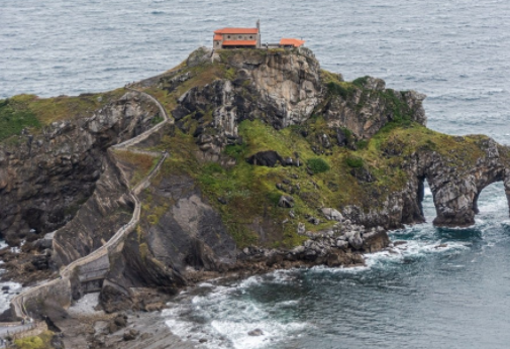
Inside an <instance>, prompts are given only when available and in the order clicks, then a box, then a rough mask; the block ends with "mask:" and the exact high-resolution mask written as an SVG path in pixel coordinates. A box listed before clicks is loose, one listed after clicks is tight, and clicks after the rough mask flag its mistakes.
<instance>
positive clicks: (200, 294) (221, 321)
mask: <svg viewBox="0 0 510 349" xmlns="http://www.w3.org/2000/svg"><path fill="white" fill-rule="evenodd" d="M0 5H1V6H0V98H6V97H9V96H12V95H15V94H18V93H34V94H37V95H40V96H56V95H62V94H67V95H76V94H79V93H85V92H94V91H106V90H109V89H113V88H116V87H119V86H123V85H124V84H125V83H127V82H130V81H134V80H139V79H142V78H146V77H149V76H152V75H155V74H158V73H161V72H163V71H165V70H167V69H169V68H171V67H173V66H175V65H176V64H178V63H179V62H180V61H182V60H183V59H185V58H186V56H187V54H188V53H189V52H190V51H192V50H193V49H195V48H196V47H198V46H200V45H206V46H210V45H211V39H212V32H213V31H214V30H215V29H218V28H221V27H224V26H254V25H255V22H256V20H257V19H260V20H261V25H262V41H263V42H276V41H278V40H279V39H280V38H281V37H297V38H301V37H302V38H303V39H304V40H306V42H307V44H306V45H307V46H308V47H309V48H311V49H312V50H313V51H314V52H315V54H316V56H317V58H318V59H319V61H320V62H321V64H322V67H323V68H325V69H328V70H331V71H335V72H339V73H342V74H343V75H344V77H345V78H346V79H348V80H352V79H354V78H357V77H359V76H364V75H372V76H376V77H380V78H383V79H385V80H386V83H387V86H388V87H390V88H395V89H400V90H405V89H414V90H417V91H419V92H422V93H425V94H427V95H428V98H427V99H426V100H425V102H424V106H425V109H426V112H427V115H428V120H429V121H428V126H429V127H430V128H432V129H435V130H438V131H441V132H445V133H450V134H457V135H465V134H473V133H484V134H487V135H489V136H491V137H493V138H494V139H496V140H497V141H498V142H500V143H503V144H509V143H510V142H509V140H508V136H509V135H510V123H509V110H510V69H509V68H510V60H509V59H508V57H509V54H510V21H509V20H508V18H509V16H510V2H508V1H504V0H477V1H474V0H441V1H439V0H430V1H418V0H392V1H388V0H366V1H347V0H321V1H313V2H312V1H305V0H293V1H268V0H259V1H247V0H235V1H234V0H207V1H206V0H196V1H191V0H187V1H184V0H136V1H135V0H123V1H120V0H109V1H101V0H89V1H81V2H71V1H64V0H52V1H40V0H23V1H14V0H12V1H11V0H4V1H1V2H0ZM424 206H425V211H426V216H427V220H428V222H429V223H425V224H421V225H416V226H412V227H408V228H406V229H404V230H400V231H395V232H392V233H391V238H392V239H393V240H402V241H406V244H403V245H399V246H397V248H396V249H395V251H394V252H391V253H389V252H381V253H376V254H372V255H368V256H367V266H366V267H360V268H352V269H342V268H336V269H329V268H319V267H317V268H312V269H308V270H290V271H278V272H275V273H271V274H268V275H263V276H254V277H250V278H248V279H246V280H242V281H239V282H232V283H226V284H225V283H223V282H221V280H213V281H211V282H208V283H204V284H202V285H200V286H199V287H197V288H196V289H193V290H189V291H187V292H185V293H182V294H180V295H179V296H178V297H177V298H176V299H175V301H174V302H172V304H171V307H170V308H169V309H168V310H165V311H164V312H163V316H162V320H161V321H162V322H166V323H167V324H168V326H169V327H170V328H171V329H172V331H174V332H175V333H176V334H178V335H180V336H182V337H183V338H188V337H189V339H191V340H193V341H196V342H198V341H199V340H200V339H207V340H208V341H207V342H206V343H204V344H202V347H209V348H248V349H249V348H277V349H278V348H308V347H313V348H316V349H324V348H358V347H365V348H403V347H408V348H507V347H508V343H509V342H510V331H508V328H509V325H510V320H509V316H508V311H507V309H509V308H510V307H509V305H510V304H509V303H510V271H508V267H507V266H508V265H509V264H510V221H509V219H508V205H507V203H506V198H505V195H504V189H503V186H502V185H501V184H494V185H491V186H490V187H488V188H486V189H485V190H484V191H483V192H482V194H481V197H480V199H479V208H480V211H481V212H480V215H478V216H477V220H476V225H475V226H473V227H470V228H468V229H439V228H435V227H433V226H432V225H431V224H430V222H431V221H432V220H433V218H434V216H435V210H434V207H433V204H432V198H431V195H430V191H428V192H427V195H426V197H425V201H424ZM0 301H1V300H0ZM257 328H258V329H261V330H262V332H263V335H262V336H256V337H255V336H249V335H248V332H250V331H252V330H254V329H257Z"/></svg>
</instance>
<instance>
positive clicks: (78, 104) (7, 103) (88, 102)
mask: <svg viewBox="0 0 510 349" xmlns="http://www.w3.org/2000/svg"><path fill="white" fill-rule="evenodd" d="M123 93H125V91H124V89H118V90H115V91H111V92H108V93H103V94H83V95H80V96H77V97H67V96H59V97H54V98H38V97H37V96H34V95H18V96H14V97H11V98H8V99H5V100H0V141H2V140H4V139H6V138H8V137H10V136H12V135H19V134H20V133H21V130H23V129H24V128H30V132H32V133H36V132H38V129H40V128H41V127H42V126H46V125H49V124H51V123H52V122H54V121H59V120H64V119H68V120H69V119H73V118H75V117H89V116H92V113H93V112H94V111H95V110H97V109H99V108H101V107H102V106H104V105H105V104H106V103H108V102H110V101H111V100H116V99H118V98H119V97H120V96H121V95H122V94H123Z"/></svg>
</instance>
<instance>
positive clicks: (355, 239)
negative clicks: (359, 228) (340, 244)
mask: <svg viewBox="0 0 510 349" xmlns="http://www.w3.org/2000/svg"><path fill="white" fill-rule="evenodd" d="M349 244H350V245H351V246H352V247H353V248H354V249H356V250H359V249H361V247H363V238H362V237H361V235H360V233H358V232H356V233H354V234H352V235H351V236H350V237H349Z"/></svg>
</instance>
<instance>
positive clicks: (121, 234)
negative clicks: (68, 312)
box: [0, 87, 173, 333]
mask: <svg viewBox="0 0 510 349" xmlns="http://www.w3.org/2000/svg"><path fill="white" fill-rule="evenodd" d="M126 89H128V90H130V91H133V92H136V93H139V94H141V95H143V96H144V97H146V98H148V99H149V100H151V101H152V102H153V103H155V104H156V105H157V106H158V108H159V110H160V113H161V115H163V121H162V122H160V123H159V124H157V125H156V126H154V127H152V128H151V129H149V130H147V131H145V132H143V133H141V134H139V135H138V136H136V137H134V138H131V139H129V140H127V141H125V142H122V143H119V144H117V145H114V146H112V148H113V149H116V150H126V151H132V152H136V153H143V154H146V155H150V156H161V158H160V159H159V161H158V163H157V164H156V166H155V167H154V168H153V169H152V170H151V171H150V172H149V174H147V176H145V178H144V179H142V180H141V181H140V182H139V183H138V184H137V185H136V186H135V187H134V188H133V189H132V190H131V191H130V192H129V195H130V196H131V198H132V199H133V202H134V203H135V208H134V210H133V216H132V217H131V220H130V221H129V223H128V224H126V225H124V226H122V227H121V228H120V229H119V230H118V231H117V232H116V233H115V234H114V235H113V236H112V237H111V238H110V240H108V242H107V243H106V244H104V245H103V246H101V247H100V248H98V249H97V250H95V251H93V252H92V253H90V254H88V255H87V256H84V257H82V258H79V259H77V260H75V261H74V262H72V263H70V264H68V265H67V266H66V267H65V268H64V269H62V270H61V272H60V277H59V278H57V279H53V280H51V281H48V282H46V283H44V284H42V285H39V286H36V287H34V288H30V289H28V290H26V291H22V292H21V293H20V294H19V295H17V296H16V297H14V298H13V299H12V301H11V304H12V306H13V307H14V312H15V315H16V316H17V317H18V318H20V319H25V320H28V319H29V318H30V317H29V316H28V314H27V312H26V309H25V299H26V298H29V297H30V295H31V294H36V293H37V292H38V291H40V290H41V289H42V288H51V287H52V286H56V285H57V284H59V283H62V282H64V283H67V284H68V287H69V289H70V288H71V281H70V279H71V276H72V275H73V272H74V271H75V270H76V269H77V268H78V267H80V266H84V265H86V264H89V263H91V262H94V261H96V260H98V259H100V258H103V257H104V256H105V255H108V254H109V253H111V252H113V251H115V250H116V248H117V247H118V246H119V245H120V243H121V242H122V241H123V240H124V238H125V237H126V236H127V235H128V234H129V233H130V232H132V231H133V230H134V229H135V227H136V225H137V224H138V222H139V221H140V213H141V205H140V201H139V200H138V194H140V192H141V191H142V190H143V189H144V188H146V187H147V186H149V184H150V181H151V180H152V178H153V177H154V176H155V175H156V174H157V173H158V172H159V169H160V168H161V166H162V165H163V162H164V161H165V160H166V158H168V156H169V154H168V153H167V152H166V151H164V152H161V153H158V152H149V151H144V150H138V149H129V148H130V147H132V146H134V145H136V144H138V143H140V142H142V141H144V140H146V139H147V138H149V137H150V136H151V135H152V134H154V133H156V132H158V131H159V130H160V129H161V128H162V127H164V125H166V124H173V119H170V117H169V116H168V114H167V112H166V110H165V108H164V107H163V106H162V105H161V103H160V102H159V101H158V100H157V99H155V98H154V97H152V96H151V95H149V94H147V93H145V92H142V91H138V90H135V89H132V88H128V87H126ZM124 179H125V178H124ZM126 183H128V182H127V181H126ZM3 327H7V324H6V326H2V325H1V324H0V333H1V329H2V328H3Z"/></svg>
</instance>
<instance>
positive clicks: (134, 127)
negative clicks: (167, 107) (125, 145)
mask: <svg viewBox="0 0 510 349" xmlns="http://www.w3.org/2000/svg"><path fill="white" fill-rule="evenodd" d="M94 97H95V98H99V99H101V98H105V101H104V102H103V103H102V104H103V107H101V108H100V109H98V110H96V111H93V112H92V111H90V110H82V111H81V113H80V112H79V111H74V112H70V113H69V114H68V115H69V117H71V116H72V115H73V114H74V113H76V114H77V115H75V116H74V117H72V118H71V119H70V120H69V119H68V120H66V119H63V120H61V121H60V120H59V121H54V122H52V123H50V124H48V125H47V126H45V127H43V128H42V129H40V130H37V129H36V130H32V131H29V130H28V129H25V131H24V132H23V134H22V135H19V136H18V135H13V136H11V137H10V138H9V139H7V140H6V141H4V142H3V143H0V207H1V209H0V233H1V234H2V235H3V236H4V237H6V238H8V239H16V238H18V237H20V236H25V235H26V234H28V233H29V230H30V229H34V230H35V231H36V232H37V233H47V232H51V231H53V230H55V229H57V228H59V227H61V226H62V225H63V224H65V223H66V222H69V221H70V220H71V219H72V217H73V216H74V214H75V213H76V211H77V210H78V208H79V207H80V206H81V205H82V204H83V203H84V202H85V201H86V200H87V199H88V197H89V196H90V195H91V194H92V193H93V192H94V189H95V183H96V181H97V180H98V179H99V178H100V176H101V173H102V172H103V171H104V170H105V167H104V165H103V159H104V155H105V152H106V149H108V147H110V146H111V145H113V144H116V143H118V142H120V141H122V140H125V139H129V138H132V137H134V136H135V135H137V134H138V133H141V132H143V131H144V130H145V129H146V128H148V127H150V126H151V120H152V119H153V118H154V116H155V115H154V107H153V106H151V105H147V104H146V103H145V102H142V101H140V100H138V97H136V96H134V95H133V94H132V93H127V94H125V95H123V96H122V97H120V96H119V97H120V98H119V97H115V99H113V98H112V101H111V102H107V101H106V99H107V98H108V96H101V95H99V96H94ZM86 98H90V97H86ZM110 98H111V97H110ZM58 104H59V101H58V100H57V101H55V102H54V103H52V105H58ZM23 107H24V108H26V109H29V108H30V105H29V106H26V105H24V106H23ZM88 107H89V106H86V108H88ZM75 108H77V107H75Z"/></svg>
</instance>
